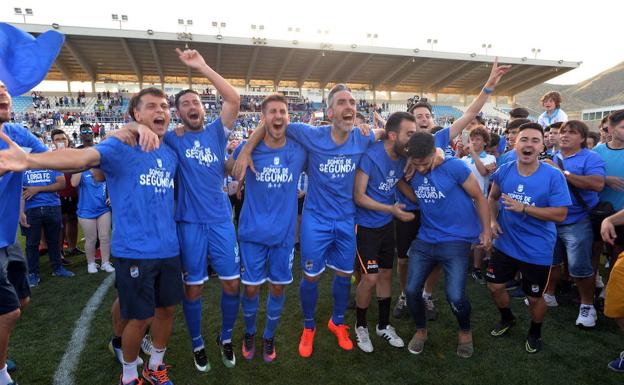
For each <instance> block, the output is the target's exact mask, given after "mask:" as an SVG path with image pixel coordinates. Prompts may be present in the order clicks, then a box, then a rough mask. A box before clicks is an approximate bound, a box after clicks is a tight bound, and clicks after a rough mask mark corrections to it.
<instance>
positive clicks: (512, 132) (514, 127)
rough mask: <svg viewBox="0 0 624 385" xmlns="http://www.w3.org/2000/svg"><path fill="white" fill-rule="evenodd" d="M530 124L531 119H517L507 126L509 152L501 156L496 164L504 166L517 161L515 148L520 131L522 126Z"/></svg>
mask: <svg viewBox="0 0 624 385" xmlns="http://www.w3.org/2000/svg"><path fill="white" fill-rule="evenodd" d="M530 122H531V121H530V120H529V119H516V120H513V121H511V122H509V124H507V129H506V130H505V137H506V145H507V152H505V153H503V154H501V156H500V157H499V158H498V159H497V161H496V163H497V164H498V165H503V164H505V163H507V162H511V161H512V160H516V149H515V146H516V136H518V129H519V128H520V126H521V125H523V124H525V123H530Z"/></svg>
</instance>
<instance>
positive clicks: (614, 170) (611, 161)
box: [594, 110, 624, 258]
mask: <svg viewBox="0 0 624 385" xmlns="http://www.w3.org/2000/svg"><path fill="white" fill-rule="evenodd" d="M607 125H608V130H609V134H610V135H611V140H610V141H609V142H607V143H602V144H600V145H598V146H596V147H595V148H594V151H595V152H596V153H597V154H598V155H600V157H601V158H602V160H604V161H605V173H606V179H605V187H604V190H602V192H601V193H600V201H602V202H609V203H611V205H612V206H613V209H614V210H615V211H620V210H622V209H624V110H618V111H615V112H613V113H611V115H609V118H608V121H607ZM615 229H616V231H617V234H618V237H617V238H615V242H614V246H613V252H612V254H611V257H612V258H613V257H615V256H618V255H619V254H620V253H621V252H622V251H624V226H617V227H616V228H615Z"/></svg>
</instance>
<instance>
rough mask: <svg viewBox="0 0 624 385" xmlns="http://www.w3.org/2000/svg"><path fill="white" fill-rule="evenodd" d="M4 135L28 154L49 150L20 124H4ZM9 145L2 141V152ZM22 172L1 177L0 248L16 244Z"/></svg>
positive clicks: (0, 144) (0, 143)
mask: <svg viewBox="0 0 624 385" xmlns="http://www.w3.org/2000/svg"><path fill="white" fill-rule="evenodd" d="M2 129H3V131H4V133H5V134H6V135H7V136H8V137H9V138H11V140H13V141H14V142H15V143H17V145H18V146H20V147H22V149H23V150H24V151H26V152H33V153H39V152H45V151H48V148H47V147H46V146H44V145H43V143H41V141H39V139H37V137H36V136H34V135H33V134H31V133H30V131H28V130H27V129H25V128H24V127H22V126H21V125H19V124H11V123H4V124H3V125H2ZM7 148H8V145H7V144H6V143H4V141H2V140H0V150H5V149H7ZM22 175H23V173H21V172H7V173H5V174H3V175H0V197H1V199H0V218H2V220H0V248H2V247H7V246H9V245H12V244H13V243H15V234H16V231H17V222H18V219H19V208H20V199H21V196H22Z"/></svg>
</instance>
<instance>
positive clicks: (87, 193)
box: [76, 170, 110, 219]
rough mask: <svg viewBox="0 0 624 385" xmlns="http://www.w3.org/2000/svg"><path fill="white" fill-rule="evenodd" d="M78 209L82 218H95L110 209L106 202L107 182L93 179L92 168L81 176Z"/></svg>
mask: <svg viewBox="0 0 624 385" xmlns="http://www.w3.org/2000/svg"><path fill="white" fill-rule="evenodd" d="M78 197H79V198H80V199H78V210H77V212H76V213H77V215H78V217H80V218H86V219H94V218H97V217H99V216H101V215H103V214H105V213H107V212H109V211H110V207H109V206H108V205H107V204H106V182H98V181H96V180H95V179H93V173H92V172H91V170H87V171H85V172H83V173H82V175H81V176H80V184H79V185H78Z"/></svg>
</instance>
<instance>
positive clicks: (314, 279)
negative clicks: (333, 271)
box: [303, 273, 321, 282]
mask: <svg viewBox="0 0 624 385" xmlns="http://www.w3.org/2000/svg"><path fill="white" fill-rule="evenodd" d="M320 278H321V275H320V274H319V275H315V276H309V275H307V274H305V273H304V274H303V279H305V280H306V281H308V282H317V281H318V280H319V279H320Z"/></svg>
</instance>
